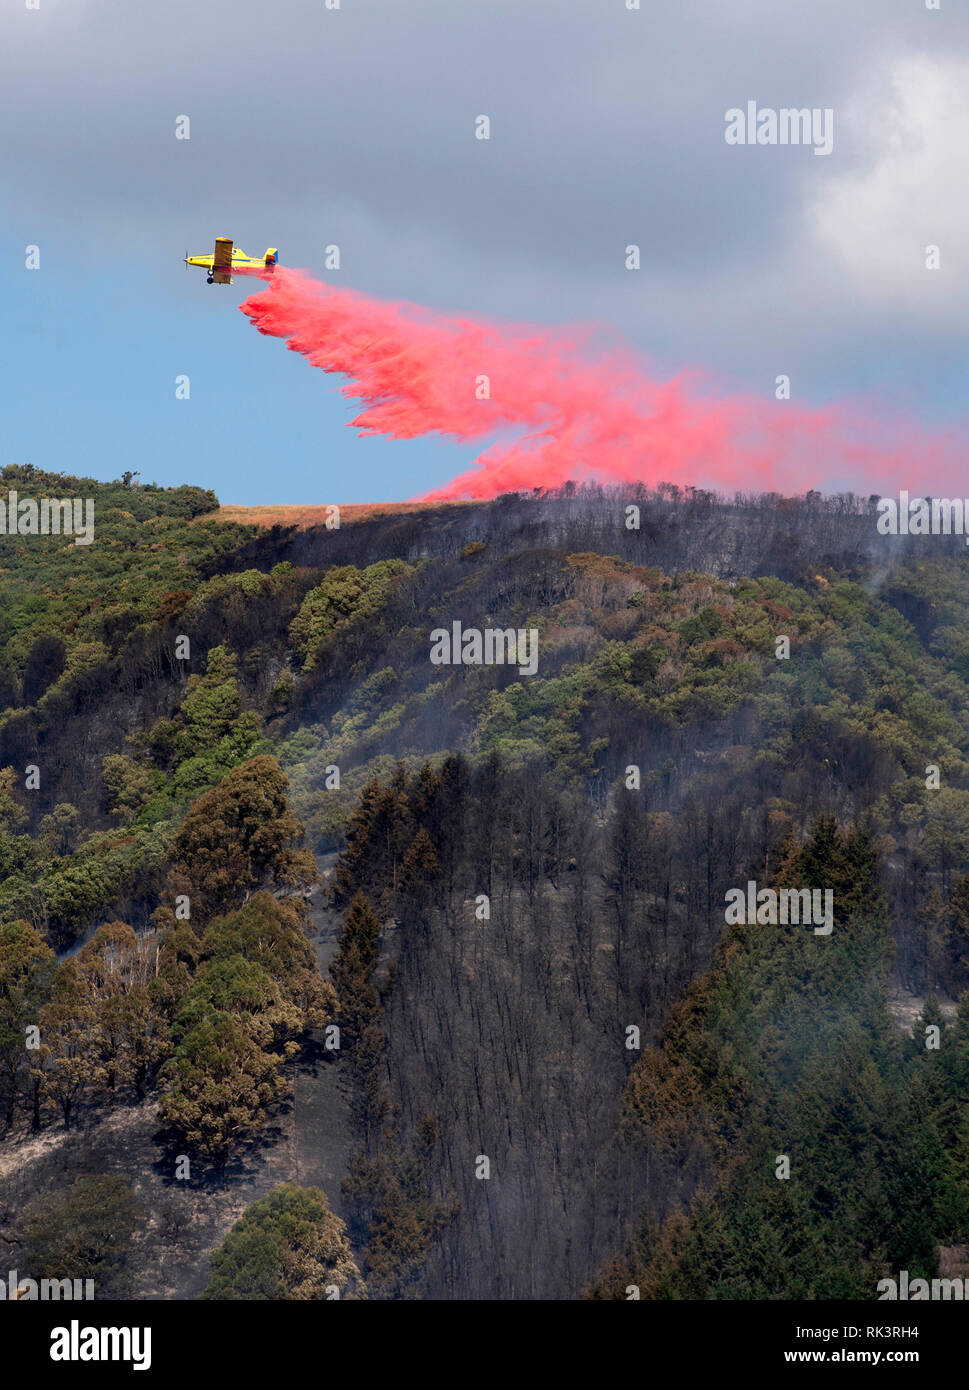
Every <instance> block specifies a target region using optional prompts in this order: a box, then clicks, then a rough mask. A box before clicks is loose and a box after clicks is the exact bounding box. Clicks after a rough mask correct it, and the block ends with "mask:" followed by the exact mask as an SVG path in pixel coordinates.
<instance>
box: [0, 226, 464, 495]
mask: <svg viewBox="0 0 969 1390" xmlns="http://www.w3.org/2000/svg"><path fill="white" fill-rule="evenodd" d="M35 235H36V240H35V241H34V242H31V243H24V241H23V239H22V234H21V235H20V236H17V235H15V234H11V232H10V228H9V226H5V228H4V234H3V237H2V240H0V265H2V271H0V296H2V301H3V304H4V327H3V332H2V339H0V341H2V348H0V365H2V376H3V382H4V395H5V398H6V408H5V410H4V412H3V416H4V429H3V437H2V461H3V463H27V462H29V463H33V464H34V465H35V466H36V467H38V468H43V469H46V470H51V471H54V472H66V473H74V474H77V475H80V476H84V477H94V478H101V479H106V478H113V477H118V476H119V475H120V474H121V473H122V472H123V471H124V470H125V469H129V468H130V469H132V470H133V471H134V470H137V471H138V472H140V474H141V481H142V482H157V483H162V484H168V485H171V484H178V483H183V482H191V483H198V484H200V485H202V486H205V487H211V488H214V490H215V491H216V493H217V494H218V496H219V498H220V499H221V500H222V501H225V502H239V503H246V504H256V503H277V504H280V503H304V504H312V503H320V504H322V503H326V502H330V501H338V502H366V501H373V500H384V499H392V500H401V499H403V498H406V497H408V496H411V495H413V494H414V493H415V492H417V491H418V490H428V489H429V488H431V487H432V486H433V485H434V484H435V483H436V482H439V481H442V480H444V479H446V478H447V477H449V476H450V475H451V474H453V473H455V472H457V471H458V470H459V469H461V468H463V467H466V466H467V463H468V462H469V461H470V459H471V458H472V457H473V456H474V452H475V451H474V450H473V449H472V450H469V449H467V448H459V447H457V446H455V445H453V444H445V443H444V442H439V441H430V440H416V441H411V440H402V441H397V442H387V441H384V440H382V439H373V438H363V439H361V438H359V437H358V435H357V432H356V431H355V430H353V429H349V428H348V427H347V422H348V421H349V420H351V419H352V418H353V417H354V415H355V413H356V411H355V409H354V403H353V402H352V401H346V400H344V398H343V397H342V395H341V394H340V392H339V390H338V389H337V385H336V382H337V379H336V378H334V377H330V376H326V375H325V374H324V373H322V372H320V371H316V370H314V369H313V368H311V367H309V366H308V365H307V364H306V363H305V362H304V361H302V359H300V358H298V357H297V356H296V355H295V354H294V353H290V352H288V351H287V350H286V349H285V347H284V346H283V344H282V343H281V342H278V341H276V340H270V339H267V338H264V337H262V336H261V335H260V334H258V333H256V331H255V330H254V329H253V328H251V327H250V325H249V322H248V320H247V319H246V318H245V317H244V316H243V315H242V314H240V313H239V311H238V309H237V307H236V306H237V305H238V304H239V303H241V301H242V300H243V299H244V298H245V297H246V294H247V293H250V292H252V291H253V290H254V289H255V288H256V286H255V285H254V284H253V283H252V282H249V284H248V285H246V284H245V283H239V284H233V285H230V286H215V285H212V286H208V285H206V283H205V279H204V275H203V274H202V273H201V272H198V271H190V272H186V271H185V269H184V267H183V266H182V264H181V256H182V255H183V254H184V251H185V247H182V248H180V250H179V251H178V253H177V254H176V255H175V256H174V257H173V260H172V264H171V266H164V265H161V264H158V263H154V264H149V265H148V266H147V267H138V266H137V265H135V264H133V263H132V262H131V261H129V260H128V259H127V258H122V259H121V261H120V262H119V263H117V264H114V265H106V264H100V263H97V262H96V261H95V262H93V263H92V262H85V261H83V260H81V259H80V258H77V257H75V256H74V255H72V252H71V247H70V244H68V245H67V246H66V247H64V248H63V249H62V248H61V247H60V246H59V245H58V241H57V238H56V236H55V235H53V234H52V231H51V230H50V229H48V228H45V227H44V226H42V225H41V226H39V227H38V228H37V231H36V234H35ZM25 244H33V245H37V246H39V247H40V248H41V266H40V269H39V270H37V271H27V270H25V269H24V268H23V262H24V256H23V247H24V245H25ZM207 249H208V248H206V247H197V246H193V247H192V248H191V250H192V253H193V254H195V253H199V252H204V251H206V250H207ZM245 249H246V250H252V248H250V247H246V248H245ZM263 250H265V247H264V246H260V247H259V252H261V251H263ZM252 254H257V253H256V252H255V251H252ZM18 258H19V262H20V268H19V269H18ZM50 261H53V262H54V264H53V265H52V264H50ZM182 374H184V375H187V376H188V378H189V391H190V396H189V399H188V400H184V399H183V400H179V399H176V395H175V379H176V377H177V376H180V375H182Z"/></svg>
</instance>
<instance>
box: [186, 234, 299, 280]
mask: <svg viewBox="0 0 969 1390" xmlns="http://www.w3.org/2000/svg"><path fill="white" fill-rule="evenodd" d="M185 265H186V268H187V267H188V266H190V265H194V266H198V268H199V269H200V270H207V271H208V272H209V273H208V277H207V280H206V283H207V284H209V285H231V284H232V272H233V271H234V270H261V271H264V272H265V273H266V274H268V275H272V273H273V270H274V269H275V268H276V248H275V246H270V247H269V249H268V250H267V252H266V254H265V256H247V255H246V253H245V251H238V250H235V251H234V250H233V249H232V238H231V237H228V236H217V237H216V238H215V250H214V252H213V253H212V255H211V256H190V255H189V254H188V252H187V251H186V252H185Z"/></svg>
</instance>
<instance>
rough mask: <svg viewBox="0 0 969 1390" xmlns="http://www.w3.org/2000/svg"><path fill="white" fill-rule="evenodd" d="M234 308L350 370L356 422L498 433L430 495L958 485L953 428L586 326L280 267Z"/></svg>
mask: <svg viewBox="0 0 969 1390" xmlns="http://www.w3.org/2000/svg"><path fill="white" fill-rule="evenodd" d="M240 308H241V310H242V312H243V313H244V314H246V315H248V317H249V318H250V319H251V320H252V322H253V323H254V324H255V326H256V328H258V330H259V332H260V333H265V334H268V335H269V336H271V337H275V338H284V339H285V340H286V346H287V347H288V348H289V349H290V351H292V352H298V353H300V354H301V355H302V356H303V357H305V358H306V360H307V361H308V362H310V363H312V365H313V366H314V367H320V368H322V370H323V371H325V372H335V373H339V374H340V375H342V376H345V377H346V378H348V384H346V385H344V386H342V387H341V390H342V392H343V394H344V395H345V396H346V397H348V398H349V399H354V400H359V401H360V402H361V403H362V405H363V409H362V410H361V412H360V413H359V415H357V416H356V418H355V419H354V420H353V421H352V422H351V423H352V424H353V425H354V426H356V427H357V428H359V430H360V432H361V433H362V434H383V435H386V436H387V437H388V438H391V439H413V438H414V437H415V436H417V435H428V434H438V435H442V436H444V437H447V438H450V439H453V440H457V441H460V442H463V441H467V440H481V441H482V442H483V443H484V442H486V441H487V440H489V439H490V440H492V443H491V444H490V445H489V446H488V447H486V448H484V449H483V451H482V452H481V453H480V454H479V455H478V457H477V458H476V459H475V461H474V463H473V465H472V467H471V468H470V469H469V470H468V471H467V472H466V473H463V474H461V475H460V476H459V477H457V478H454V479H453V480H452V481H451V482H450V483H448V484H447V485H446V486H445V487H442V488H439V489H437V490H436V491H434V492H431V493H429V494H428V497H429V498H432V499H446V498H458V497H494V496H496V495H497V494H498V493H501V492H510V491H514V490H516V489H520V488H528V489H530V488H536V487H548V488H551V487H558V486H559V485H561V484H562V483H564V482H567V481H568V480H569V479H573V480H575V481H583V480H586V479H597V480H599V481H602V482H644V483H646V484H656V483H659V482H674V483H675V482H679V483H683V484H689V483H693V484H699V485H703V486H708V487H715V488H718V489H721V490H723V491H728V492H729V491H733V490H735V489H742V490H744V491H747V490H750V491H782V492H788V493H791V492H803V491H805V490H806V489H808V488H815V487H816V488H822V487H824V485H825V484H826V483H828V484H830V483H834V484H835V485H836V486H837V487H838V488H839V489H845V488H848V487H851V488H853V489H854V490H856V491H859V492H863V493H868V492H889V491H895V490H897V489H898V488H900V487H904V488H909V489H911V490H913V491H918V490H920V489H924V490H926V491H928V492H933V491H934V492H936V493H938V492H939V491H940V490H944V489H945V487H946V486H950V487H955V488H956V491H957V492H958V493H959V495H963V493H964V491H965V489H964V483H965V477H964V476H963V472H964V464H963V463H962V461H963V460H964V459H965V454H964V452H963V450H962V449H960V448H959V447H958V442H957V441H956V440H955V439H954V438H953V437H951V436H945V435H941V434H935V435H928V434H927V433H925V432H923V431H921V430H919V428H918V427H917V426H916V425H914V424H912V423H911V422H906V421H904V420H901V419H899V418H898V417H895V418H892V419H891V420H884V419H879V418H878V416H877V415H876V413H875V412H874V411H873V410H871V409H865V408H863V407H861V406H843V405H842V406H836V407H829V408H825V409H811V408H808V407H805V406H799V405H796V404H795V403H794V402H793V401H778V400H776V399H775V398H774V395H773V389H771V390H770V392H769V394H765V396H764V397H759V396H753V395H720V396H717V395H714V394H710V393H709V392H707V391H705V390H704V389H703V387H702V383H701V380H700V378H699V376H698V375H697V374H681V375H679V376H676V377H674V378H672V379H670V380H666V381H663V380H660V379H659V378H658V377H657V376H656V375H655V374H654V373H653V372H652V371H651V370H650V368H649V366H648V364H647V363H646V362H645V361H644V360H643V359H642V358H641V357H640V356H639V355H638V354H636V353H635V352H634V351H633V350H631V349H630V348H627V347H624V346H622V345H616V344H615V342H613V343H608V342H606V341H604V335H603V334H602V333H600V332H597V331H596V330H595V329H593V328H568V329H560V328H556V329H551V328H537V327H529V326H526V325H522V324H505V323H498V322H492V321H488V320H485V319H477V318H460V317H451V316H447V315H444V314H439V313H434V312H432V311H430V310H427V309H422V308H421V307H419V306H418V305H415V304H408V303H385V302H383V301H381V300H379V299H373V298H371V297H370V296H369V295H365V294H359V293H357V292H356V291H354V290H347V289H334V288H333V287H332V286H330V285H324V284H320V283H318V282H317V281H315V280H312V279H310V278H309V276H308V275H306V274H305V273H304V272H302V271H296V270H289V269H287V268H284V267H277V269H276V272H275V275H274V276H273V278H272V281H271V282H270V284H269V286H268V287H267V288H266V289H263V290H260V291H259V292H258V293H256V294H253V295H251V296H250V297H249V298H248V299H247V300H246V301H245V302H244V303H243V304H242V305H240ZM485 379H486V380H485ZM772 386H773V383H772V384H771V388H772ZM960 465H962V466H960Z"/></svg>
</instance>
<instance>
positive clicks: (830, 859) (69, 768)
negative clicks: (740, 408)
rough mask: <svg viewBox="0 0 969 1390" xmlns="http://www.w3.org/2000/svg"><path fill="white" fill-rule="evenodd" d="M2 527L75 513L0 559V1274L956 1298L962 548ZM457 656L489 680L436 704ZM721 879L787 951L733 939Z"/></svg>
mask: <svg viewBox="0 0 969 1390" xmlns="http://www.w3.org/2000/svg"><path fill="white" fill-rule="evenodd" d="M11 488H16V489H19V491H20V492H21V494H25V493H27V492H29V493H31V494H32V495H35V496H51V497H54V496H82V497H92V498H93V499H94V501H95V517H96V520H95V538H94V541H93V543H92V544H91V545H90V546H84V547H80V546H75V545H74V544H73V542H72V541H71V540H70V538H67V537H58V536H51V537H45V536H32V535H31V536H2V537H0V586H2V597H3V602H2V606H0V636H2V641H0V878H2V884H0V1129H2V1137H0V1236H2V1237H3V1239H4V1241H5V1242H6V1244H7V1246H8V1248H9V1249H10V1251H11V1260H12V1265H11V1267H13V1263H16V1264H17V1268H19V1269H20V1270H21V1271H22V1272H24V1273H26V1272H30V1273H31V1274H33V1275H34V1276H35V1277H43V1276H44V1275H45V1273H46V1272H47V1271H54V1270H56V1271H57V1272H58V1274H59V1275H60V1277H66V1276H67V1275H74V1273H75V1270H76V1271H77V1276H78V1277H94V1278H95V1280H96V1281H97V1282H99V1286H101V1287H102V1288H103V1289H104V1290H105V1291H108V1290H110V1291H112V1292H113V1293H117V1292H119V1291H120V1292H122V1293H123V1294H125V1295H127V1296H131V1297H172V1296H175V1297H185V1296H196V1295H198V1294H200V1293H203V1292H204V1296H205V1297H206V1298H296V1299H307V1298H326V1297H333V1296H345V1297H352V1298H370V1299H382V1298H411V1297H424V1298H448V1299H453V1298H459V1299H460V1298H482V1297H498V1298H505V1299H521V1298H524V1299H528V1298H575V1297H582V1296H584V1297H587V1298H627V1297H629V1296H630V1294H629V1290H630V1289H631V1288H633V1289H636V1290H638V1291H639V1296H640V1297H642V1298H704V1299H708V1298H736V1297H745V1298H765V1299H782V1298H803V1297H814V1298H832V1297H853V1298H870V1297H873V1296H874V1289H875V1284H876V1282H877V1280H878V1278H880V1277H881V1275H882V1273H883V1272H889V1273H891V1272H894V1271H897V1270H898V1269H901V1268H907V1269H908V1270H910V1271H913V1272H914V1271H918V1272H919V1273H922V1274H926V1275H930V1274H932V1273H934V1272H935V1271H936V1270H937V1268H938V1266H939V1260H940V1249H942V1250H945V1251H947V1252H949V1253H948V1254H947V1255H946V1256H945V1258H946V1259H949V1260H952V1259H958V1258H961V1256H960V1255H959V1254H958V1247H961V1246H967V1245H969V1131H967V1128H966V1125H967V1121H966V1115H967V1114H969V1111H967V1108H966V1102H967V1100H969V1002H966V1003H964V1004H963V1005H962V1006H961V1007H959V1000H960V999H961V998H963V997H964V996H965V994H966V990H967V987H969V557H967V553H966V546H965V544H964V543H963V541H962V538H961V537H935V536H928V537H897V538H892V537H884V536H880V535H878V534H877V533H876V530H875V512H874V501H875V499H859V498H854V497H850V496H849V497H836V498H831V499H824V498H822V497H820V496H818V495H816V494H808V495H807V496H806V497H802V498H795V499H785V498H780V497H776V496H757V497H754V496H750V497H747V496H737V497H734V498H731V499H725V498H718V497H715V496H713V495H711V494H708V493H702V492H699V491H697V490H692V489H687V490H685V491H684V490H680V489H678V488H676V487H673V486H662V487H660V488H659V489H657V490H656V491H655V492H650V491H647V490H646V489H643V488H638V489H631V490H622V491H608V490H603V489H601V488H586V489H576V488H574V487H572V486H571V485H569V486H568V487H566V488H565V489H564V490H563V491H562V492H561V493H559V494H555V495H548V494H542V495H536V496H531V497H524V496H508V497H503V498H499V499H497V500H496V501H494V502H490V503H468V504H462V505H453V506H441V507H430V506H429V507H427V508H426V509H420V508H417V509H415V508H410V509H407V510H406V511H402V512H400V513H399V514H395V513H392V512H387V511H383V510H379V511H376V510H375V511H374V513H373V514H365V515H363V516H358V517H356V518H352V519H351V518H350V517H349V516H348V517H347V518H346V519H345V521H344V523H343V524H341V525H339V526H338V527H334V526H332V525H330V526H327V525H320V526H316V527H314V526H309V527H307V526H305V525H304V526H303V527H301V528H297V527H295V526H274V527H271V528H267V527H265V526H262V527H257V526H254V525H244V524H240V522H239V521H238V520H227V519H226V518H224V517H222V516H221V515H220V514H219V513H217V512H216V510H215V509H216V505H217V504H216V499H215V498H214V497H213V495H212V494H211V493H207V492H204V491H202V490H200V489H197V488H192V487H183V488H176V489H160V488H155V487H151V486H142V485H139V484H138V483H137V482H136V481H135V480H134V478H133V476H132V475H126V477H125V479H124V480H122V481H120V482H118V483H117V484H101V483H96V482H93V481H91V480H88V479H78V478H73V477H70V476H59V475H50V474H41V473H39V472H37V471H35V470H30V469H28V468H25V467H21V468H7V469H5V470H3V473H2V478H0V494H5V493H6V492H7V491H9V490H10V489H11ZM456 622H459V623H461V624H462V625H463V627H464V628H465V629H469V628H473V629H485V630H490V629H502V630H504V629H514V630H515V631H518V630H522V631H523V632H526V633H529V632H531V631H534V632H535V633H536V634H537V643H538V646H537V666H536V669H535V672H534V674H530V673H528V672H527V671H525V672H523V671H522V670H520V669H519V665H518V664H517V663H516V664H451V665H448V664H444V665H441V664H435V663H434V662H432V660H431V659H430V650H431V644H432V640H433V639H432V633H433V632H434V631H435V630H438V629H443V630H445V631H447V632H450V630H451V629H452V625H453V624H454V623H456ZM750 881H754V882H756V884H757V885H758V886H759V887H761V888H776V889H778V890H780V889H782V888H787V889H791V890H794V889H799V888H801V887H803V886H804V885H805V884H807V885H810V886H811V887H812V888H814V889H818V890H822V891H824V890H830V892H831V893H832V895H833V899H832V900H833V903H834V919H833V930H832V931H831V932H830V934H829V935H820V934H815V933H814V932H812V931H811V930H810V929H809V928H807V927H805V926H804V925H798V926H779V925H774V924H770V923H763V922H762V923H757V922H754V923H749V922H748V923H733V924H731V923H728V921H727V919H726V916H725V908H724V904H725V897H726V895H727V893H728V892H729V891H730V890H731V889H737V888H740V889H743V888H745V886H746V885H747V884H748V882H750ZM936 1042H938V1046H935V1043H936ZM308 1117H312V1118H311V1119H310V1118H308ZM109 1136H110V1138H109ZM781 1157H783V1158H786V1159H787V1161H788V1169H789V1175H787V1176H785V1177H784V1178H782V1179H779V1177H778V1160H779V1158H781ZM319 1175H322V1178H321V1177H320V1176H319ZM246 1208H248V1210H246ZM193 1230H194V1235H192V1234H190V1233H189V1232H190V1231H193ZM78 1231H83V1232H86V1233H87V1234H86V1236H85V1239H83V1240H82V1239H80V1238H79V1237H78V1236H77V1232H78ZM954 1249H955V1250H956V1252H957V1253H955V1254H953V1250H954ZM159 1271H162V1272H161V1273H159ZM334 1289H337V1290H338V1295H334V1294H333V1290H334ZM104 1296H110V1295H109V1294H108V1293H107V1292H105V1293H104Z"/></svg>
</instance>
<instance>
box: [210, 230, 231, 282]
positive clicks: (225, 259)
mask: <svg viewBox="0 0 969 1390" xmlns="http://www.w3.org/2000/svg"><path fill="white" fill-rule="evenodd" d="M231 271H232V238H231V237H227V236H217V237H216V238H215V255H214V256H213V257H212V279H213V280H214V281H215V283H216V284H217V285H231V284H232V275H231Z"/></svg>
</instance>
